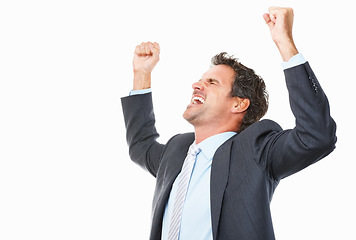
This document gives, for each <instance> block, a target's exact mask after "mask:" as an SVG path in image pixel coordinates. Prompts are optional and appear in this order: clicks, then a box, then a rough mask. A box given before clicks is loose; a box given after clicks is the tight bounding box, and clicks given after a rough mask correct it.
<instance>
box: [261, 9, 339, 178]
mask: <svg viewBox="0 0 356 240" xmlns="http://www.w3.org/2000/svg"><path fill="white" fill-rule="evenodd" d="M263 17H264V20H265V22H266V23H267V25H268V26H269V28H270V30H271V36H272V39H273V41H274V42H275V44H276V45H277V48H278V50H279V52H280V54H281V56H282V58H283V60H284V61H288V60H289V59H290V58H291V57H293V56H294V55H296V54H297V53H298V51H297V48H296V47H295V44H294V41H293V36H292V26H293V10H292V9H291V8H278V7H271V8H270V9H269V13H266V14H264V16H263ZM284 73H285V78H286V84H287V88H288V92H289V102H290V106H291V110H292V112H293V114H294V116H295V119H296V126H295V128H294V129H291V130H286V131H282V132H278V131H276V132H271V133H270V134H269V137H270V140H269V141H268V144H267V146H265V147H264V149H261V151H262V152H264V153H267V154H266V155H267V159H265V161H266V162H264V161H263V162H264V163H266V164H267V168H268V169H269V171H270V173H271V175H272V176H273V177H274V178H275V179H276V180H279V179H281V178H284V177H286V176H289V175H291V174H293V173H295V172H297V171H299V170H301V169H303V168H305V167H307V166H309V165H310V164H312V163H314V162H316V161H318V160H320V159H322V158H323V157H325V156H326V155H328V154H329V153H330V152H332V151H333V150H334V148H335V143H336V134H335V133H336V124H335V122H334V120H333V119H332V117H331V116H330V107H329V103H328V99H327V97H326V95H325V93H324V91H323V89H322V88H321V86H320V83H319V81H318V80H317V78H316V76H315V75H314V73H313V71H312V69H311V67H310V66H309V63H308V62H307V63H304V64H300V65H297V66H295V67H292V68H289V69H286V70H284ZM266 155H264V156H266Z"/></svg>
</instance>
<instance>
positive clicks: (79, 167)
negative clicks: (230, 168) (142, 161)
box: [0, 0, 356, 240]
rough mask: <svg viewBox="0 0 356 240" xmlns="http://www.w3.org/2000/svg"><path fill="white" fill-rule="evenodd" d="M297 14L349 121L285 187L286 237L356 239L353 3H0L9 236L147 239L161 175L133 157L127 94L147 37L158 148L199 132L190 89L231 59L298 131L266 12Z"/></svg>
mask: <svg viewBox="0 0 356 240" xmlns="http://www.w3.org/2000/svg"><path fill="white" fill-rule="evenodd" d="M273 5H279V6H291V7H293V8H294V10H295V21H294V23H295V24H294V36H295V42H296V45H297V47H298V49H299V51H300V52H301V53H302V54H303V55H304V57H305V58H306V59H307V60H308V61H309V62H310V64H311V66H312V68H313V70H314V72H315V73H316V75H317V77H318V79H319V81H320V82H321V84H322V86H323V89H324V90H325V92H326V93H327V96H328V98H329V101H330V105H331V112H332V116H333V117H334V119H335V120H336V122H337V124H338V131H337V135H338V142H337V148H336V150H335V151H334V152H333V153H332V154H331V155H329V156H328V157H326V158H325V159H324V160H322V161H320V162H318V163H317V164H315V165H313V166H310V167H309V168H307V169H305V170H304V171H302V172H299V173H297V174H295V175H293V176H291V177H289V178H287V179H285V180H283V181H282V182H281V183H280V185H279V187H278V188H277V190H276V192H275V194H274V198H273V201H272V206H271V207H272V216H273V221H274V227H275V234H276V237H277V239H313V240H314V239H356V231H355V227H356V219H355V216H356V208H355V203H356V192H355V189H356V188H355V183H356V177H355V166H356V164H355V160H356V158H355V154H354V153H355V144H354V142H352V141H353V140H352V139H353V138H352V137H353V136H354V135H355V127H354V126H355V124H354V120H355V106H354V102H355V96H354V93H355V61H354V59H355V55H356V51H355V42H356V39H355V38H356V34H355V30H354V29H355V22H356V21H355V16H354V4H353V3H352V2H351V1H346V0H339V1H310V0H299V1H265V0H263V1H262V0H261V1H238V0H235V1H231V0H229V1H224V0H222V1H203V0H199V1H193V0H189V1H188V0H181V1H163V0H161V1H138V0H131V1H113V0H112V1H107V0H101V1H98V0H96V1H95V0H91V1H84V0H82V1H79V0H70V1H69V0H62V1H38V0H37V1H16V0H12V1H1V2H0V239H2V240H8V239H148V236H149V228H150V214H151V201H152V196H153V190H154V184H155V180H154V178H153V177H151V176H150V174H148V173H146V172H144V171H143V170H142V169H141V168H139V167H138V166H136V165H135V164H133V163H132V162H131V161H130V159H129V156H128V148H127V145H126V142H125V128H124V122H123V116H122V111H121V103H120V98H121V97H123V96H126V95H127V94H128V92H129V91H130V90H131V87H132V76H133V74H132V57H133V52H134V48H135V46H136V45H137V44H140V43H141V42H142V41H157V42H159V43H160V45H161V60H160V62H159V63H158V65H157V67H156V69H155V70H154V73H153V84H152V88H153V94H154V105H155V113H156V118H157V129H158V131H159V132H160V133H161V137H160V139H159V141H160V142H165V141H166V140H167V139H168V138H169V137H171V136H172V135H173V134H176V133H179V132H187V131H192V130H193V129H192V127H191V126H190V125H188V124H187V123H186V122H185V121H184V119H183V118H182V117H181V115H182V113H183V111H184V109H185V107H186V105H187V104H188V102H189V98H190V95H191V84H192V83H193V82H194V81H196V80H198V79H199V78H200V76H201V75H202V73H203V72H205V71H206V70H207V69H208V68H209V66H210V59H211V57H212V56H214V55H215V54H216V53H219V52H221V51H227V52H229V53H230V54H234V55H235V56H236V57H239V58H240V60H241V61H242V63H244V64H245V65H247V66H250V67H252V68H253V69H255V71H256V72H257V73H258V74H259V75H261V76H262V77H263V78H264V79H265V81H266V84H267V88H268V91H269V94H270V108H269V111H268V114H267V115H266V118H270V119H273V120H275V121H277V122H278V123H280V125H281V126H282V127H283V128H291V127H293V126H294V117H293V115H292V113H291V111H290V108H289V105H288V96H287V90H286V87H285V83H284V75H283V72H282V70H281V66H280V62H281V57H280V56H279V53H278V51H277V48H276V47H275V45H274V43H273V42H272V40H271V38H270V33H269V29H268V27H267V26H266V25H265V23H264V20H263V18H262V15H263V13H264V12H266V11H267V9H268V7H269V6H273Z"/></svg>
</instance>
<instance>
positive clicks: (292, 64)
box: [282, 53, 307, 70]
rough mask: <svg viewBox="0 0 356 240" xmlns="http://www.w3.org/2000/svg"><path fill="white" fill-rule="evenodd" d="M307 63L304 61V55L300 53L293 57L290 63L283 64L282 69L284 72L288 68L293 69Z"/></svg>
mask: <svg viewBox="0 0 356 240" xmlns="http://www.w3.org/2000/svg"><path fill="white" fill-rule="evenodd" d="M306 62H307V61H306V60H305V59H304V57H303V55H302V54H301V53H298V54H296V55H294V56H293V57H291V59H289V61H288V62H282V68H283V70H286V69H288V68H292V67H295V66H298V65H301V64H304V63H306Z"/></svg>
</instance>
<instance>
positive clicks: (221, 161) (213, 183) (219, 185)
mask: <svg viewBox="0 0 356 240" xmlns="http://www.w3.org/2000/svg"><path fill="white" fill-rule="evenodd" d="M231 145H232V141H231V139H230V140H228V141H227V142H225V143H224V144H223V145H221V146H220V147H219V148H218V149H217V151H216V152H215V155H214V158H213V163H212V166H211V176H210V204H211V221H212V231H213V239H216V234H217V230H218V226H219V220H220V213H221V206H222V200H223V196H224V192H225V188H226V185H227V181H228V176H229V167H230V152H231Z"/></svg>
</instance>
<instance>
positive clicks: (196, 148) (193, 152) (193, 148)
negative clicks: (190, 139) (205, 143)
mask: <svg viewBox="0 0 356 240" xmlns="http://www.w3.org/2000/svg"><path fill="white" fill-rule="evenodd" d="M200 151H201V149H200V148H199V146H198V145H197V144H196V143H195V142H194V143H193V144H192V145H190V147H189V151H188V154H191V155H193V156H196V155H197V154H198V153H199V152H200Z"/></svg>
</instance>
